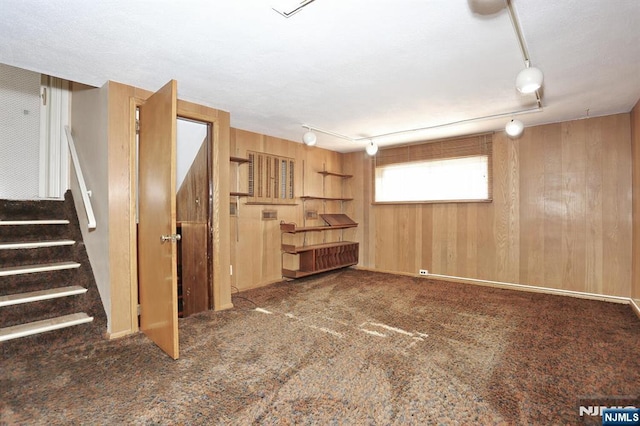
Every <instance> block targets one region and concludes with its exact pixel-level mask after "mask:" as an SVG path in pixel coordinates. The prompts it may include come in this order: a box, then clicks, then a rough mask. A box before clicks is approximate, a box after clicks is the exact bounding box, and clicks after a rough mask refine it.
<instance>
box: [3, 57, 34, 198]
mask: <svg viewBox="0 0 640 426" xmlns="http://www.w3.org/2000/svg"><path fill="white" fill-rule="evenodd" d="M39 156H40V74H38V73H35V72H31V71H27V70H22V69H19V68H14V67H10V66H8V65H4V64H0V198H5V199H14V200H32V199H37V198H38V190H39V161H40V157H39Z"/></svg>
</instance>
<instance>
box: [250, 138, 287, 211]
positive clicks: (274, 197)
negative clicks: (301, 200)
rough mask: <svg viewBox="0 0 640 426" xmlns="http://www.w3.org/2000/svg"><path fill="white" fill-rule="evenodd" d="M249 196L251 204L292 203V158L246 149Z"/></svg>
mask: <svg viewBox="0 0 640 426" xmlns="http://www.w3.org/2000/svg"><path fill="white" fill-rule="evenodd" d="M247 157H248V158H249V197H248V199H247V202H249V203H253V204H293V203H294V202H295V199H294V184H293V178H294V164H295V161H294V160H293V159H292V158H287V157H279V156H276V155H271V154H265V153H263V152H254V151H247Z"/></svg>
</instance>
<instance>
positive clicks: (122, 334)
mask: <svg viewBox="0 0 640 426" xmlns="http://www.w3.org/2000/svg"><path fill="white" fill-rule="evenodd" d="M133 333H134V332H133V331H131V330H124V331H118V332H116V333H109V332H107V333H106V336H107V339H109V340H114V339H120V338H122V337H125V336H128V335H130V334H133Z"/></svg>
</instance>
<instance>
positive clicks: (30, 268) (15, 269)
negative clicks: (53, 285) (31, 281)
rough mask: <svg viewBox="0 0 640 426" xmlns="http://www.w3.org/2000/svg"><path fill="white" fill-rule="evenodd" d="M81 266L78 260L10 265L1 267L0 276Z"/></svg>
mask: <svg viewBox="0 0 640 426" xmlns="http://www.w3.org/2000/svg"><path fill="white" fill-rule="evenodd" d="M79 267H80V264H79V263H77V262H56V263H41V264H36V265H21V266H9V267H6V268H0V277H6V276H11V275H23V274H31V273H35V272H48V271H59V270H63V269H75V268H79Z"/></svg>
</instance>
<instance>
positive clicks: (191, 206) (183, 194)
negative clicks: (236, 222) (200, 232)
mask: <svg viewBox="0 0 640 426" xmlns="http://www.w3.org/2000/svg"><path fill="white" fill-rule="evenodd" d="M208 153H209V150H208V149H207V142H203V143H202V145H200V149H199V150H198V154H197V155H196V157H195V158H194V160H193V163H192V164H191V167H190V168H189V171H188V172H187V175H186V176H185V178H184V180H183V181H182V185H180V188H179V189H178V193H177V194H176V220H177V221H178V222H198V223H205V224H206V223H207V222H208V221H209V182H208V179H209V173H208V171H207V166H208V163H207V154H208Z"/></svg>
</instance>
